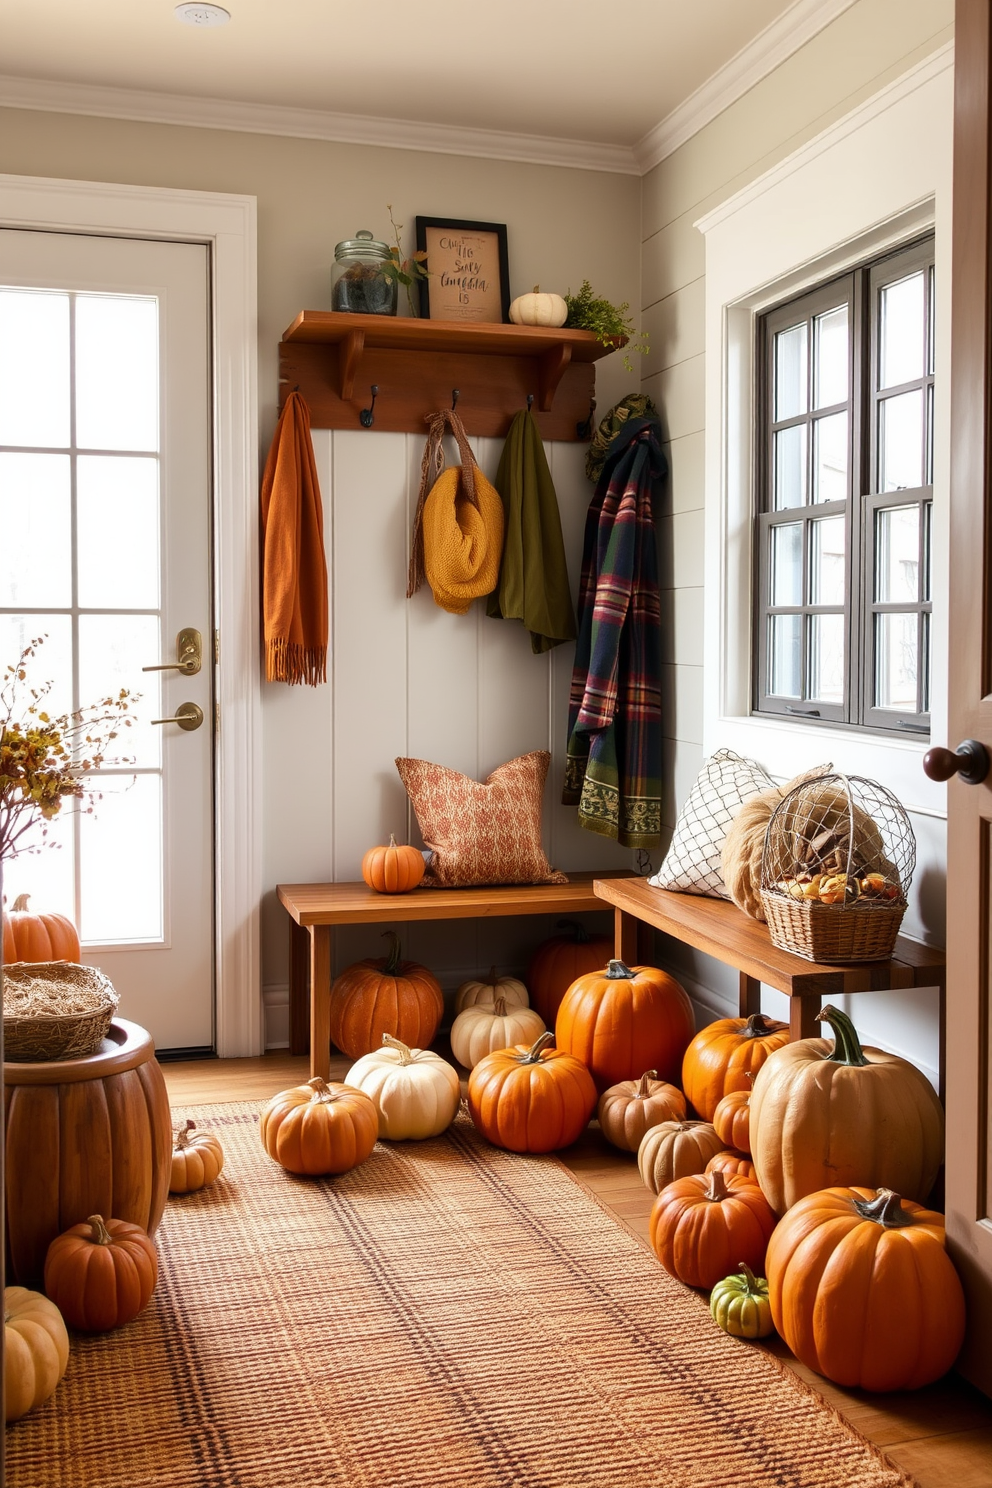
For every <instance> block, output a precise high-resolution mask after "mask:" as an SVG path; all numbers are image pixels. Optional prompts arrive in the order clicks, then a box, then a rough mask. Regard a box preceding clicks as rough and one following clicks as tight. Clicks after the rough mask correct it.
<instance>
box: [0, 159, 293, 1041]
mask: <svg viewBox="0 0 992 1488" xmlns="http://www.w3.org/2000/svg"><path fill="white" fill-rule="evenodd" d="M0 226H2V227H8V228H27V229H31V228H33V229H36V230H37V229H41V230H46V229H47V230H48V231H52V232H87V233H96V234H105V235H108V236H112V237H133V238H157V239H168V240H172V241H175V242H195V243H203V244H205V245H206V247H207V250H208V255H209V260H210V277H211V314H212V334H213V343H212V348H211V361H212V391H213V409H212V415H213V417H212V425H213V430H212V456H213V528H214V554H213V586H214V593H213V616H214V619H213V623H214V626H215V628H216V631H217V633H218V635H219V641H220V645H219V652H218V657H217V662H216V667H215V677H216V693H215V696H216V701H217V705H218V709H219V712H218V718H217V723H216V725H215V730H214V751H215V754H214V759H215V763H214V822H213V830H214V916H215V919H214V925H215V945H214V967H215V977H216V993H215V997H216V1021H215V1027H216V1039H217V1053H218V1055H220V1056H221V1057H222V1058H232V1057H235V1056H239V1055H254V1054H261V1053H262V1051H263V1021H262V1019H263V1015H262V998H261V962H260V928H259V927H260V917H259V905H260V899H261V883H262V871H261V797H260V782H261V751H260V744H261V729H260V717H261V674H260V670H259V667H260V657H259V627H258V613H259V611H258V602H259V557H258V523H257V521H256V519H255V513H256V510H257V501H256V494H257V491H258V392H257V389H258V372H257V362H258V311H257V276H256V201H255V197H253V196H234V195H228V194H226V193H220V192H208V191H177V190H173V189H171V188H165V187H150V186H127V185H120V184H117V183H115V182H102V181H68V180H57V179H49V178H47V177H43V176H15V175H2V174H0Z"/></svg>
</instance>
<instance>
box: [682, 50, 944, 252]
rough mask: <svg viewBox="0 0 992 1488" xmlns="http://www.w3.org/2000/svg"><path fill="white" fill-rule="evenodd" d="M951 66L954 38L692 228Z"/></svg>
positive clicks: (731, 209)
mask: <svg viewBox="0 0 992 1488" xmlns="http://www.w3.org/2000/svg"><path fill="white" fill-rule="evenodd" d="M953 66H954V43H953V41H949V42H947V43H946V44H945V45H944V46H942V47H939V48H938V49H937V51H935V52H931V54H930V56H929V57H925V58H924V59H923V61H922V62H918V63H917V64H916V66H915V67H911V68H910V69H909V71H908V72H904V73H902V75H901V76H900V77H897V78H895V79H894V81H893V82H891V83H886V85H885V87H884V88H880V89H879V91H878V92H877V93H873V94H872V96H871V97H870V98H866V99H865V101H864V103H861V104H859V105H858V106H857V108H854V109H852V110H851V112H850V113H849V114H845V115H844V117H843V118H842V119H838V120H837V122H836V123H835V124H831V125H829V126H828V127H827V128H826V129H824V130H823V131H822V133H820V134H817V135H814V137H813V138H812V139H811V140H808V141H807V143H806V144H805V145H801V146H800V147H799V149H798V150H794V151H793V153H792V154H791V155H787V156H786V157H785V159H784V160H780V161H779V163H778V164H777V165H775V166H773V167H772V169H771V170H769V171H766V172H765V173H764V175H761V176H757V177H755V179H754V180H753V181H749V182H748V184H747V185H746V186H744V187H742V188H741V190H740V191H737V192H735V193H734V195H733V196H728V197H727V198H726V200H725V201H722V202H721V203H720V205H719V206H717V207H714V208H713V210H712V211H711V212H707V213H706V214H705V215H704V216H702V217H700V218H698V219H697V220H696V221H695V222H694V223H693V227H695V228H698V230H699V231H700V232H701V233H703V235H704V236H705V234H706V233H708V232H710V231H711V230H712V229H713V228H714V227H718V226H719V225H720V223H721V222H725V221H726V220H727V218H728V217H733V216H734V215H735V214H736V213H737V212H739V211H740V210H741V209H742V208H743V207H746V206H747V205H748V203H749V202H752V201H754V200H755V199H756V198H757V197H759V196H762V195H764V193H765V192H766V191H770V190H771V189H772V188H773V187H774V186H777V185H778V183H779V182H780V181H783V180H785V179H786V177H788V176H791V175H793V174H794V172H795V171H797V170H802V169H803V168H804V167H805V166H807V165H808V164H809V163H810V161H812V160H815V159H816V157H817V156H818V155H822V154H823V152H824V151H825V150H830V149H832V148H833V146H834V145H836V144H838V143H839V142H840V141H841V140H843V139H846V138H847V136H848V135H850V134H854V133H855V132H856V131H857V130H859V129H862V128H863V127H864V126H865V125H866V124H867V123H868V122H869V121H870V120H871V119H875V118H877V117H878V116H879V115H880V114H884V113H886V112H887V110H888V109H890V108H892V107H893V105H894V104H897V103H899V102H900V101H901V100H902V99H903V98H907V97H909V95H910V94H911V93H915V92H916V90H917V89H918V88H922V87H923V86H924V85H925V84H926V83H929V82H930V81H931V79H933V78H935V77H939V76H940V74H941V73H942V72H947V71H948V69H949V68H952V67H953Z"/></svg>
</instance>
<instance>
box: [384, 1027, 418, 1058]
mask: <svg viewBox="0 0 992 1488" xmlns="http://www.w3.org/2000/svg"><path fill="white" fill-rule="evenodd" d="M382 1042H383V1043H384V1044H385V1045H386V1046H387V1047H388V1048H390V1049H398V1050H399V1051H400V1064H413V1051H412V1050H411V1048H410V1045H409V1044H404V1043H403V1041H402V1039H398V1038H393V1035H392V1034H391V1033H384V1034H383V1035H382Z"/></svg>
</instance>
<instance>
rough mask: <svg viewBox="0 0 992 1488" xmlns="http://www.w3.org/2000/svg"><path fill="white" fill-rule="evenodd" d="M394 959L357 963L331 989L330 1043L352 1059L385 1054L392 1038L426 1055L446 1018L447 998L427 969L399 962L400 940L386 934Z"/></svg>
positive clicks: (348, 968) (391, 955)
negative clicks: (384, 1048) (386, 1041)
mask: <svg viewBox="0 0 992 1488" xmlns="http://www.w3.org/2000/svg"><path fill="white" fill-rule="evenodd" d="M386 936H387V939H388V940H389V955H388V956H384V957H377V958H376V959H375V960H371V959H369V960H365V961H356V962H355V963H354V965H353V966H349V967H346V969H345V970H344V971H343V972H342V973H341V975H340V976H339V977H338V978H337V980H336V981H335V983H334V985H333V986H332V987H331V1039H332V1041H333V1042H334V1043H335V1044H336V1045H337V1047H338V1048H339V1049H340V1050H341V1052H342V1054H347V1055H348V1057H349V1059H359V1058H361V1056H362V1055H363V1054H371V1053H372V1052H373V1050H379V1049H381V1048H382V1036H383V1034H385V1033H388V1034H391V1035H392V1037H393V1038H396V1039H399V1040H400V1042H401V1043H403V1044H406V1045H407V1046H408V1048H411V1049H427V1048H429V1047H430V1044H431V1040H432V1039H433V1038H434V1035H435V1034H436V1033H437V1029H438V1024H439V1023H440V1021H441V1015H442V1013H443V1012H444V995H443V993H442V991H441V984H440V982H439V981H438V980H437V978H436V977H435V976H434V975H433V974H432V973H431V972H429V971H428V970H427V967H426V966H418V965H417V963H416V962H415V961H402V960H401V959H400V942H399V936H397V935H395V934H393V932H392V931H391V930H390V931H387V932H386Z"/></svg>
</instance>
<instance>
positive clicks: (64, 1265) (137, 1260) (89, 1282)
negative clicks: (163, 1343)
mask: <svg viewBox="0 0 992 1488" xmlns="http://www.w3.org/2000/svg"><path fill="white" fill-rule="evenodd" d="M157 1281H158V1255H157V1254H156V1251H155V1242H154V1241H153V1240H151V1239H150V1238H149V1237H148V1235H146V1234H145V1232H144V1230H143V1229H142V1228H141V1226H140V1225H135V1224H128V1223H127V1221H126V1220H123V1219H108V1220H104V1219H103V1218H102V1216H101V1215H99V1214H91V1215H90V1217H89V1219H87V1220H86V1221H85V1222H84V1223H83V1224H77V1225H73V1226H72V1228H71V1229H69V1230H65V1231H63V1233H62V1234H61V1235H57V1236H56V1237H55V1239H54V1240H53V1241H52V1243H51V1245H50V1246H49V1247H48V1254H47V1255H46V1257H45V1291H46V1293H47V1294H48V1298H49V1301H51V1302H54V1303H55V1306H56V1307H57V1308H58V1310H59V1312H61V1314H62V1316H63V1317H64V1318H65V1320H66V1322H67V1323H68V1324H69V1326H70V1327H71V1328H79V1329H81V1330H82V1331H83V1332H86V1333H106V1332H108V1331H109V1330H110V1329H111V1328H120V1327H122V1326H123V1325H124V1323H129V1322H130V1321H131V1319H132V1318H134V1317H137V1316H138V1313H139V1312H140V1311H141V1309H142V1308H143V1307H144V1306H146V1304H147V1303H148V1300H149V1298H150V1297H151V1294H152V1292H153V1291H154V1290H155V1283H156V1282H157Z"/></svg>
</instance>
